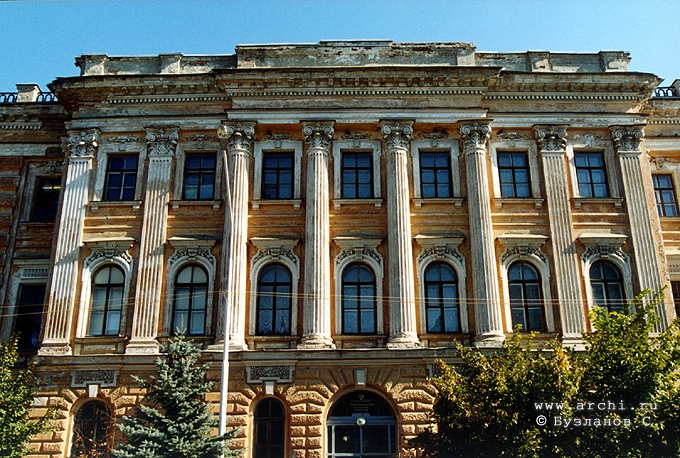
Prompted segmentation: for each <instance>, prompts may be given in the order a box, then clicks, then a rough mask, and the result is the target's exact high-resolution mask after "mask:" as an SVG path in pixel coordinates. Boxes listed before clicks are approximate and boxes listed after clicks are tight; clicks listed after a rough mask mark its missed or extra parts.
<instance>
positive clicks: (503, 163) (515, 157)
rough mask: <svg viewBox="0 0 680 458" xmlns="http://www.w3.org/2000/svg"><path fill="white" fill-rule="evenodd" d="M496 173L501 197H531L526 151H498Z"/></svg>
mask: <svg viewBox="0 0 680 458" xmlns="http://www.w3.org/2000/svg"><path fill="white" fill-rule="evenodd" d="M498 175H499V177H500V182H501V196H502V197H531V190H530V182H529V162H528V161H527V155H526V153H515V152H499V153H498Z"/></svg>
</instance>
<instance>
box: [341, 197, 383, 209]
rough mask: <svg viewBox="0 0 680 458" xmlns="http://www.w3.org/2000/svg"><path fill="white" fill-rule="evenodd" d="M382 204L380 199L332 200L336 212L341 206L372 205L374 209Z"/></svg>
mask: <svg viewBox="0 0 680 458" xmlns="http://www.w3.org/2000/svg"><path fill="white" fill-rule="evenodd" d="M382 202H383V200H382V199H333V205H334V206H335V209H336V210H337V209H339V208H341V207H342V206H343V205H374V206H375V208H381V207H382Z"/></svg>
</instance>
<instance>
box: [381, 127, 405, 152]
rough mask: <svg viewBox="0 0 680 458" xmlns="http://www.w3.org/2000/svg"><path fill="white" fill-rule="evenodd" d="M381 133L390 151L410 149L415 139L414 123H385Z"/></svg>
mask: <svg viewBox="0 0 680 458" xmlns="http://www.w3.org/2000/svg"><path fill="white" fill-rule="evenodd" d="M380 133H381V134H382V136H383V138H384V139H385V143H387V146H388V148H389V149H408V144H409V142H410V141H411V137H413V121H385V122H383V123H382V124H381V126H380Z"/></svg>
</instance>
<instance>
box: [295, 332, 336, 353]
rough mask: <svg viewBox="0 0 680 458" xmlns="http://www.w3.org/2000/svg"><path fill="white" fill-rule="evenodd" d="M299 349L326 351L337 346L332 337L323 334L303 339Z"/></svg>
mask: <svg viewBox="0 0 680 458" xmlns="http://www.w3.org/2000/svg"><path fill="white" fill-rule="evenodd" d="M297 348H299V349H301V350H324V349H334V348H335V344H334V343H333V339H331V338H330V336H326V335H323V334H310V335H306V336H303V337H302V341H301V342H300V343H299V344H298V346H297Z"/></svg>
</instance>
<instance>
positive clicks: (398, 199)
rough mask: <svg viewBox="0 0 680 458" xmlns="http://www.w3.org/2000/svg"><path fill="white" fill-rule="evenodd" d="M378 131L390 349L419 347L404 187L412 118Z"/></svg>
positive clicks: (406, 198)
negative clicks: (382, 154)
mask: <svg viewBox="0 0 680 458" xmlns="http://www.w3.org/2000/svg"><path fill="white" fill-rule="evenodd" d="M381 132H382V135H383V137H384V139H385V145H386V147H387V148H386V149H387V226H388V230H387V249H388V254H389V257H388V275H389V277H390V281H389V292H390V301H389V303H390V337H389V339H388V341H387V347H388V348H392V349H399V348H415V347H420V346H421V344H420V340H419V339H418V331H417V326H416V305H415V304H416V301H415V291H414V290H415V286H414V282H413V279H414V275H413V245H412V240H413V238H412V237H411V211H410V200H409V186H408V156H409V151H408V149H409V144H410V141H411V137H412V135H413V122H412V121H387V122H384V123H382V125H381Z"/></svg>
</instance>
